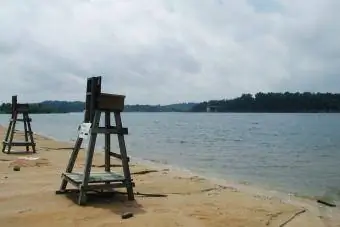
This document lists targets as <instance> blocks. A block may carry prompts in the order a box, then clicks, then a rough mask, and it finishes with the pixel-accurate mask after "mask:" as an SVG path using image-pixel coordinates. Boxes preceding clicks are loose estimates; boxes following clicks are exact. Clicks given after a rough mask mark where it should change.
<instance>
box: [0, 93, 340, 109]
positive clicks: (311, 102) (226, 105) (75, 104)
mask: <svg viewBox="0 0 340 227" xmlns="http://www.w3.org/2000/svg"><path fill="white" fill-rule="evenodd" d="M84 107H85V104H84V102H79V101H72V102H69V101H44V102H40V103H31V104H30V112H31V113H70V112H82V111H83V110H84ZM208 107H211V108H212V110H213V111H214V112H280V113H287V112H291V113H294V112H295V113H296V112H302V113H304V112H307V113H308V112H340V94H332V93H310V92H304V93H299V92H296V93H289V92H285V93H273V92H269V93H262V92H260V93H257V94H255V95H252V94H242V95H241V96H240V97H238V98H235V99H223V100H210V101H206V102H201V103H178V104H171V105H126V106H125V109H124V112H206V111H207V108H208ZM0 113H11V104H10V103H3V104H2V105H1V106H0Z"/></svg>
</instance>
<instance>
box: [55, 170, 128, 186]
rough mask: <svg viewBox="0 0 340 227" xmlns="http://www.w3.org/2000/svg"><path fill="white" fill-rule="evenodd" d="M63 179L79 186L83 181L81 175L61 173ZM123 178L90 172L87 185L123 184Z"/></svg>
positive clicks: (109, 173)
mask: <svg viewBox="0 0 340 227" xmlns="http://www.w3.org/2000/svg"><path fill="white" fill-rule="evenodd" d="M62 176H63V177H67V178H69V180H71V181H73V182H74V183H76V184H81V183H82V182H83V179H84V174H83V173H77V172H73V173H63V174H62ZM124 180H125V178H124V176H122V175H120V174H118V173H114V172H91V174H90V177H89V181H88V183H110V182H123V181H124Z"/></svg>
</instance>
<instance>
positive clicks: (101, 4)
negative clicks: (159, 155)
mask: <svg viewBox="0 0 340 227" xmlns="http://www.w3.org/2000/svg"><path fill="white" fill-rule="evenodd" d="M339 9H340V2H339V1H337V0H323V1H320V0H309V1H307V0H300V1H293V0H280V1H279V0H276V1H274V0H271V1H264V0H233V1H225V0H205V1H203V0H201V1H197V0H92V1H85V0H73V1H69V0H59V1H38V0H29V1H23V0H21V1H20V0H2V1H0V21H1V23H0V34H1V35H0V83H1V84H2V85H5V86H2V89H1V101H8V100H10V97H11V95H13V94H18V95H19V100H20V101H21V100H23V101H42V100H45V99H64V100H67V99H72V100H75V99H76V100H83V99H84V95H85V94H84V92H85V82H86V78H87V77H90V76H93V75H101V76H103V91H105V92H110V93H120V94H125V95H127V98H126V101H127V103H131V104H133V103H150V104H158V103H161V104H163V103H174V102H182V101H201V100H207V99H220V98H228V97H234V96H238V95H240V94H241V93H243V92H251V93H255V92H258V91H265V92H266V91H286V90H288V91H295V90H300V91H330V92H337V91H338V90H339V89H338V84H339V82H340V77H339V76H338V72H339V71H340V64H339V63H340V60H339V59H340V48H339V45H338V40H340V30H339V29H340V26H339V25H340V22H339V21H340V16H339V14H338V10H339Z"/></svg>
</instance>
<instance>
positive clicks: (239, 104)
mask: <svg viewBox="0 0 340 227" xmlns="http://www.w3.org/2000/svg"><path fill="white" fill-rule="evenodd" d="M207 107H212V108H211V110H212V111H216V112H280V113H287V112H291V113H294V112H295V113H296V112H302V113H305V112H307V113H308V112H340V94H332V93H310V92H304V93H299V92H296V93H290V92H285V93H273V92H269V93H262V92H260V93H257V94H255V95H254V96H253V95H251V94H243V95H242V96H241V97H238V98H235V99H229V100H227V99H225V100H211V101H208V102H202V103H199V104H197V105H195V106H193V107H192V109H191V110H190V111H192V112H206V111H207Z"/></svg>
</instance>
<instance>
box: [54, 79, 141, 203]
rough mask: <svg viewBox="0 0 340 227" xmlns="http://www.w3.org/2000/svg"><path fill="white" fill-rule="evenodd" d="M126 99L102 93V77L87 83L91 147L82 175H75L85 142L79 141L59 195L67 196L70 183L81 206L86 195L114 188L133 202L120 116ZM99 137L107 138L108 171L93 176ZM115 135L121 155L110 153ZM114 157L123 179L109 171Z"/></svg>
mask: <svg viewBox="0 0 340 227" xmlns="http://www.w3.org/2000/svg"><path fill="white" fill-rule="evenodd" d="M124 99H125V96H123V95H115V94H106V93H101V77H91V78H88V80H87V89H86V103H85V115H84V123H91V128H90V133H89V134H90V138H89V144H88V147H87V150H86V160H85V167H84V170H83V172H72V171H73V167H74V165H75V162H76V159H77V156H78V153H79V150H80V148H81V145H82V142H83V138H81V137H79V135H78V138H77V140H76V143H75V146H74V149H73V152H72V154H71V157H70V160H69V162H68V165H67V168H66V171H65V172H64V173H62V182H61V186H60V189H59V190H58V191H56V194H64V193H67V192H70V191H72V190H67V189H66V186H67V183H71V184H72V185H73V186H75V187H76V188H77V189H76V191H78V192H79V197H78V204H79V205H85V204H86V201H87V199H86V193H87V192H89V191H97V192H98V190H99V191H101V192H104V191H105V190H108V191H113V189H114V188H122V187H125V188H126V190H127V196H128V199H129V200H134V193H133V187H134V186H135V184H134V182H133V180H132V179H131V174H130V168H129V157H128V156H127V152H126V146H125V140H124V135H126V134H128V129H127V128H123V125H122V120H121V115H120V113H121V112H122V111H123V109H124ZM102 113H105V125H104V127H100V126H99V124H100V117H101V114H102ZM112 115H113V116H114V119H115V126H113V125H111V116H112ZM98 134H104V135H105V156H104V157H105V170H104V171H103V172H91V166H92V160H93V155H94V151H95V145H96V139H97V135H98ZM111 134H116V135H117V138H118V143H119V150H120V154H117V153H114V152H112V151H111V147H110V145H111V144H110V136H111ZM111 157H115V158H118V159H120V160H121V162H122V168H123V175H120V174H118V173H115V172H113V171H111V169H110V158H111Z"/></svg>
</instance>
